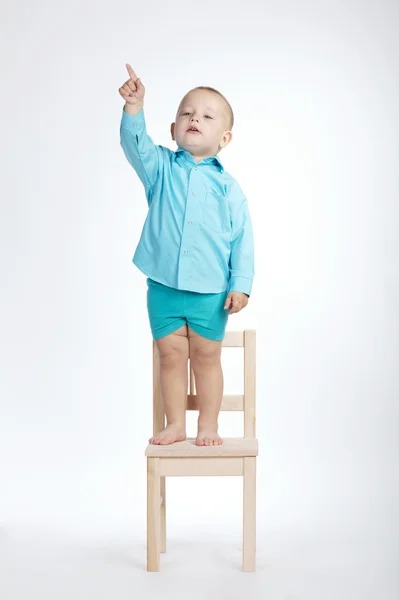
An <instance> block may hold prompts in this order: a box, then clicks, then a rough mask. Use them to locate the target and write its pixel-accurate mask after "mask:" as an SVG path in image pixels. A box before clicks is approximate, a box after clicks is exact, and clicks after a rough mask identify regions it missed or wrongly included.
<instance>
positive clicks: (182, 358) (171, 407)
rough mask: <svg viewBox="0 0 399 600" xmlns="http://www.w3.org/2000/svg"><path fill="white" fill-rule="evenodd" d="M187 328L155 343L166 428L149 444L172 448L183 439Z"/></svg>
mask: <svg viewBox="0 0 399 600" xmlns="http://www.w3.org/2000/svg"><path fill="white" fill-rule="evenodd" d="M187 333H188V332H187V325H183V327H181V328H180V329H178V330H176V331H174V332H173V333H170V334H169V335H166V336H164V337H163V338H161V339H159V340H157V341H156V342H155V344H156V347H157V350H158V352H159V359H160V360H159V362H160V380H161V394H162V399H163V402H164V407H165V414H166V428H165V429H164V430H163V431H161V432H160V433H157V434H156V435H154V436H153V437H151V438H150V440H149V441H150V443H151V444H173V443H174V442H180V441H182V440H185V439H186V402H187V388H188V372H187V363H188V356H189V343H188V337H187Z"/></svg>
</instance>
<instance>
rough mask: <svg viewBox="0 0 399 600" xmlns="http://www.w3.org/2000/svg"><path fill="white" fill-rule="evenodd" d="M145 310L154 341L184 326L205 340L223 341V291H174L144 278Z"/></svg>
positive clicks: (224, 312)
mask: <svg viewBox="0 0 399 600" xmlns="http://www.w3.org/2000/svg"><path fill="white" fill-rule="evenodd" d="M147 285H148V289H147V309H148V316H149V319H150V327H151V331H152V336H153V338H154V340H158V339H159V338H161V337H163V336H165V335H168V334H169V333H172V332H173V331H176V329H179V327H182V325H186V324H187V325H188V326H189V327H191V329H193V330H194V331H195V332H196V333H198V334H199V335H201V336H203V337H205V338H208V339H209V340H216V341H220V340H223V338H224V335H225V331H226V324H227V320H228V317H229V311H228V309H226V310H224V304H225V302H226V298H227V294H228V292H227V290H226V291H225V292H220V293H217V294H200V293H198V292H189V291H187V290H176V289H174V288H171V287H167V286H166V285H162V284H161V283H158V282H157V281H154V280H153V279H150V278H149V277H148V278H147Z"/></svg>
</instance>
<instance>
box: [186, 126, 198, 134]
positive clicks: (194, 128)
mask: <svg viewBox="0 0 399 600" xmlns="http://www.w3.org/2000/svg"><path fill="white" fill-rule="evenodd" d="M187 133H201V132H200V131H199V130H198V129H197V128H196V127H190V129H187Z"/></svg>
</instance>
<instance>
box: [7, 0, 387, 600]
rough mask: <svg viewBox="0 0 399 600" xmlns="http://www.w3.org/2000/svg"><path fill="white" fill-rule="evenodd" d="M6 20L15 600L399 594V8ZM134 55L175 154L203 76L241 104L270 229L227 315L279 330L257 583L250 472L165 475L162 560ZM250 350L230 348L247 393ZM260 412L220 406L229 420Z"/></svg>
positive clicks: (181, 8) (246, 151) (246, 148)
mask: <svg viewBox="0 0 399 600" xmlns="http://www.w3.org/2000/svg"><path fill="white" fill-rule="evenodd" d="M0 22H1V32H0V35H1V50H2V52H1V73H2V76H1V118H2V136H1V139H2V142H3V143H2V148H1V153H2V155H1V172H2V178H1V214H0V227H1V229H0V234H1V254H0V264H1V298H0V300H1V339H0V352H1V355H0V359H1V380H0V394H1V400H0V402H1V406H0V409H1V420H0V461H1V464H0V485H1V490H0V551H1V561H0V575H1V577H0V592H1V595H2V597H3V598H4V599H7V600H14V599H16V598H22V597H23V598H26V597H28V595H29V597H35V598H36V597H38V598H39V597H40V598H41V599H45V598H54V597H57V598H58V599H63V598H68V599H69V598H75V599H77V598H90V597H96V598H104V599H105V598H106V599H108V598H109V599H111V598H112V600H114V598H118V600H119V599H121V600H122V599H124V598H131V597H133V598H135V597H143V598H146V597H149V596H150V595H151V596H152V595H160V594H162V596H163V597H169V595H170V596H171V597H172V596H173V597H175V598H176V597H177V598H180V597H182V598H183V597H186V596H187V594H191V595H192V596H193V597H196V595H198V597H201V598H203V597H204V595H211V596H215V594H217V596H218V598H229V599H231V598H236V597H237V598H242V597H243V595H246V596H249V597H251V598H252V597H253V598H255V597H256V598H257V597H259V598H264V597H265V598H266V597H267V598H270V599H272V600H280V599H289V600H293V599H301V600H302V599H303V600H312V599H313V598H314V599H317V600H319V599H320V598H323V600H329V599H330V598H331V599H334V600H336V598H342V599H343V600H347V599H348V600H355V599H357V598H359V599H360V598H361V599H362V600H366V599H369V598H370V599H373V600H374V599H377V598H378V599H379V600H391V599H392V600H393V599H397V597H398V596H397V594H398V593H399V591H398V589H399V583H398V578H397V575H396V572H395V567H396V566H397V562H398V557H399V548H398V508H397V507H398V502H399V485H398V472H399V469H398V417H399V414H398V413H399V409H398V387H399V386H398V383H399V382H398V374H397V369H398V358H399V357H398V324H399V323H398V310H397V309H398V292H399V286H398V270H397V267H398V246H397V226H398V197H397V192H398V181H397V165H398V148H397V138H398V111H397V107H398V105H399V98H398V76H397V73H398V4H397V3H395V2H394V0H391V1H389V0H379V2H377V1H376V2H371V1H368V2H355V1H354V0H349V1H348V0H345V1H344V0H336V1H335V2H328V1H316V0H314V1H309V0H308V1H307V2H301V3H300V2H293V1H291V2H289V1H287V0H279V1H268V2H260V1H259V2H255V1H254V0H251V1H248V2H241V1H240V2H239V1H231V0H230V1H229V2H227V0H223V1H222V0H215V2H208V1H203V2H195V3H194V2H192V1H190V0H188V1H187V2H176V0H171V1H169V2H165V3H160V2H159V1H158V0H157V1H155V0H148V1H146V2H144V3H137V2H134V1H130V2H123V1H121V0H116V1H114V2H112V3H109V2H104V1H94V0H83V1H82V0H80V1H79V2H77V1H76V0H69V1H68V2H62V3H61V2H50V1H47V2H45V1H41V2H30V3H29V2H27V1H24V2H10V1H7V0H5V1H3V3H2V7H1V19H0ZM126 62H130V63H131V64H132V66H133V68H134V69H135V70H136V72H137V74H138V76H139V77H141V78H142V80H143V83H144V84H145V86H146V90H147V92H146V100H145V111H146V119H147V126H148V131H149V133H150V135H151V136H152V137H153V139H154V140H155V141H156V142H157V143H159V144H163V145H168V146H169V147H171V148H175V144H174V142H172V140H171V139H170V135H169V127H170V123H171V122H172V121H173V119H174V115H175V112H176V108H177V106H178V104H179V102H180V99H181V98H182V96H183V95H184V94H185V93H186V92H187V91H188V90H189V89H191V88H192V87H194V86H196V85H210V86H213V87H216V88H217V89H219V90H220V91H221V92H222V93H223V94H225V95H226V96H227V98H228V99H229V101H230V102H231V104H232V106H233V109H234V112H235V118H236V125H235V127H234V130H233V132H234V139H233V141H232V143H231V145H230V146H229V147H228V148H227V149H225V150H223V151H222V153H221V155H220V158H221V160H222V161H223V164H224V166H225V168H226V169H227V170H228V171H229V172H230V173H231V174H232V175H233V176H234V177H235V178H236V179H237V180H238V182H239V183H240V185H241V187H242V189H243V190H244V191H245V193H246V194H247V196H248V201H249V206H250V210H251V214H252V219H253V223H254V235H255V243H256V263H255V271H256V275H255V280H254V286H253V292H252V296H251V300H250V303H249V305H248V307H247V308H246V309H245V310H244V311H242V313H240V314H238V315H234V316H232V317H230V320H229V324H228V329H230V330H236V329H244V328H254V329H256V331H257V414H258V419H257V434H258V438H259V444H260V455H259V459H258V511H257V517H258V557H257V561H258V570H257V573H256V574H252V575H251V574H243V573H241V572H240V568H241V547H240V544H241V510H242V496H241V494H242V482H241V479H240V478H237V479H236V478H188V479H170V480H168V536H169V540H170V543H169V548H168V554H167V555H166V556H162V573H161V574H160V575H149V574H147V573H146V571H145V509H146V487H145V486H146V465H145V458H144V450H145V446H146V444H147V440H148V437H149V436H150V434H151V427H152V416H151V415H152V404H151V402H152V398H151V334H150V328H149V324H148V318H147V309H146V282H145V276H144V275H143V274H142V273H141V272H140V271H138V269H137V268H136V267H135V266H134V265H133V264H132V262H131V259H132V256H133V253H134V250H135V248H136V245H137V243H138V239H139V236H140V233H141V229H142V226H143V223H144V219H145V216H146V201H145V196H144V190H143V188H142V185H141V183H140V181H139V179H138V177H137V176H136V174H135V173H134V171H133V170H132V168H131V167H130V165H129V164H128V162H127V161H126V159H125V158H124V156H123V152H122V149H121V148H120V146H119V124H120V118H121V115H122V106H123V100H122V98H120V96H119V94H118V88H119V86H120V85H122V83H123V82H124V81H125V80H126V79H127V73H126V69H125V63H126ZM395 167H396V172H395ZM240 360H241V357H240V354H239V351H231V350H226V351H225V352H224V355H223V364H224V370H225V381H226V387H225V391H226V393H234V392H237V393H240V386H241V385H242V373H241V371H240V366H241V363H240ZM237 373H238V375H237ZM237 388H238V389H237ZM191 417H194V415H190V421H189V422H190V428H191V429H190V430H189V434H191V435H193V434H194V433H195V430H194V424H195V421H194V420H193V419H192V418H191ZM241 424H242V422H241V417H240V416H239V415H233V416H232V415H222V416H221V419H220V432H221V434H222V435H225V436H234V435H241V429H240V427H241ZM205 572H209V573H213V576H214V578H215V579H213V577H206V578H204V573H205ZM188 574H189V577H187V575H188ZM139 590H141V591H140V592H139Z"/></svg>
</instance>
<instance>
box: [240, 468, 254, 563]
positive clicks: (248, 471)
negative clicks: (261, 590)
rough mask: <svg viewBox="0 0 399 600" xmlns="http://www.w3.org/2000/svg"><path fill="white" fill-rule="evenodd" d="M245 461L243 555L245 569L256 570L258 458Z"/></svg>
mask: <svg viewBox="0 0 399 600" xmlns="http://www.w3.org/2000/svg"><path fill="white" fill-rule="evenodd" d="M243 461H244V486H243V490H244V498H243V505H244V515H243V557H242V566H243V570H244V571H255V557H256V458H254V457H247V458H244V459H243Z"/></svg>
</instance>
